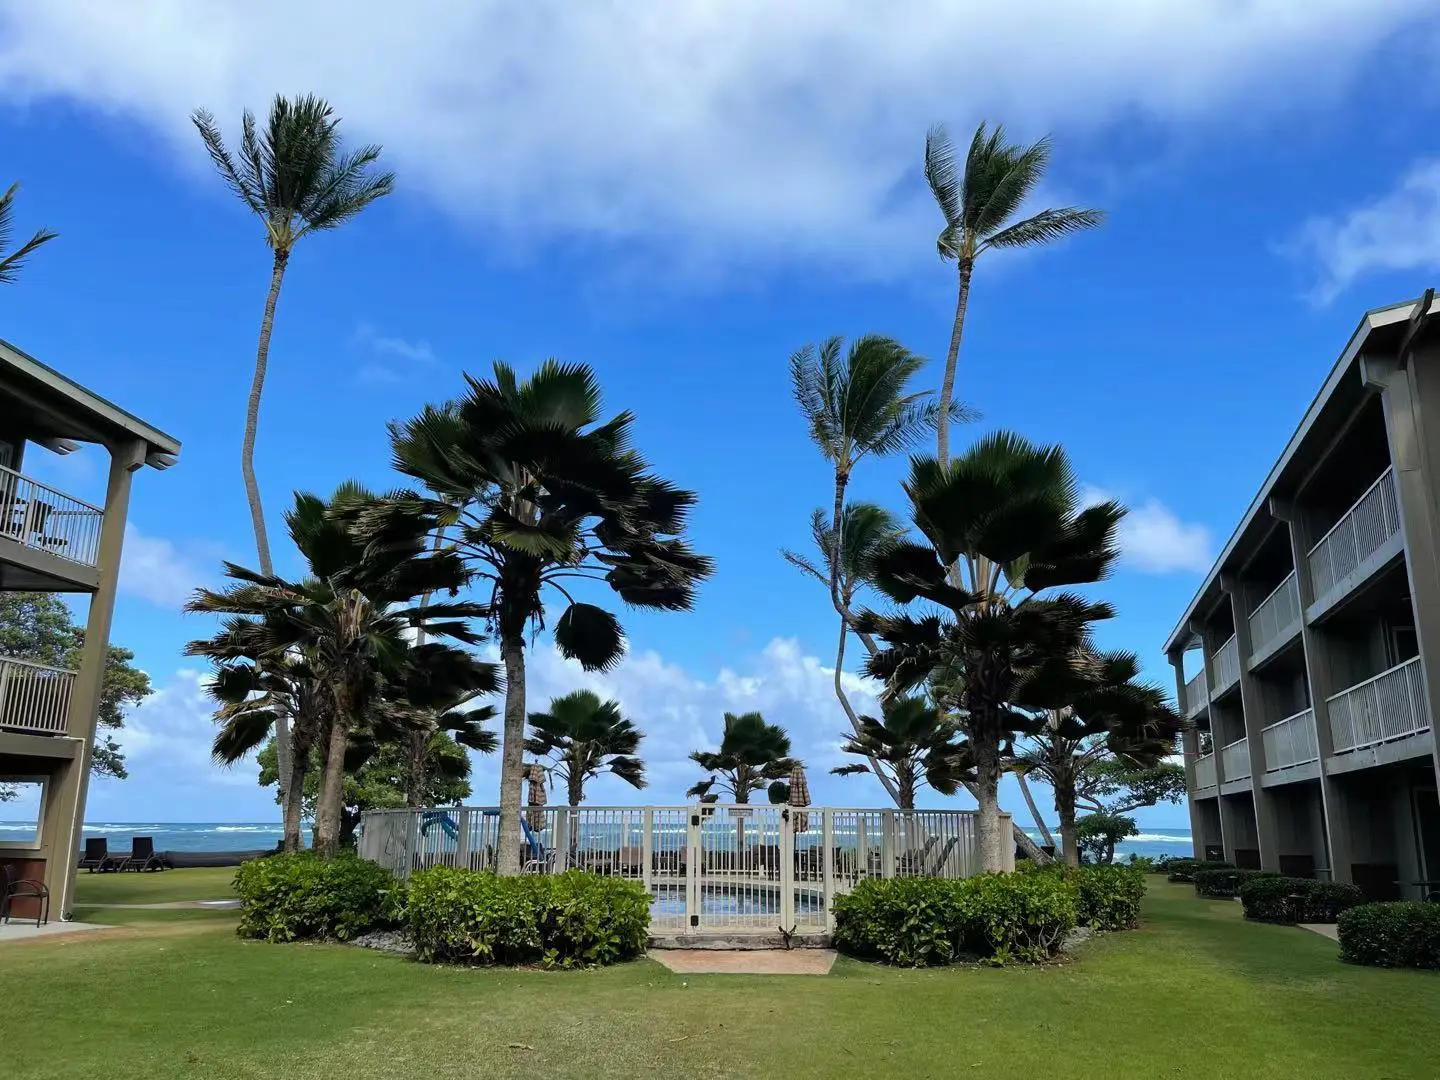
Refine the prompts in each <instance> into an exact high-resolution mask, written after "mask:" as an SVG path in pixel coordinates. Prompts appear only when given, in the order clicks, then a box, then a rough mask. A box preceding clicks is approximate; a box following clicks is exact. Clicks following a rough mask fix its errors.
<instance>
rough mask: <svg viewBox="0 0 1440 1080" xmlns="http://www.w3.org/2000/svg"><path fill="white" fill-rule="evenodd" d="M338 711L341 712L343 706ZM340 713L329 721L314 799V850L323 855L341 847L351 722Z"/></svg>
mask: <svg viewBox="0 0 1440 1080" xmlns="http://www.w3.org/2000/svg"><path fill="white" fill-rule="evenodd" d="M340 711H341V713H342V716H344V710H343V709H342V710H340ZM342 716H337V717H336V718H335V720H334V722H333V723H331V725H330V737H329V739H327V740H326V743H325V764H324V767H323V769H322V771H321V773H320V796H319V798H317V799H316V800H315V850H316V852H317V853H318V854H319V855H320V856H321V857H322V858H326V859H329V858H333V857H334V856H335V855H336V854H337V853H338V852H339V850H340V816H341V812H342V810H343V809H344V806H345V747H346V744H347V743H348V741H349V734H350V732H349V727H350V725H349V723H348V722H347V720H346V719H344V718H342Z"/></svg>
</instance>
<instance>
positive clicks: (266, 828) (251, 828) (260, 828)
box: [204, 825, 285, 836]
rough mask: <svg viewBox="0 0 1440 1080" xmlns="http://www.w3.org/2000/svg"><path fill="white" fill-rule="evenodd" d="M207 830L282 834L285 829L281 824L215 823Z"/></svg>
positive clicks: (206, 830)
mask: <svg viewBox="0 0 1440 1080" xmlns="http://www.w3.org/2000/svg"><path fill="white" fill-rule="evenodd" d="M204 831H205V832H220V833H227V832H244V833H274V834H275V835H276V836H279V835H281V834H282V833H283V832H284V831H285V830H284V829H283V828H282V827H281V826H279V825H215V826H211V827H207V828H206V829H205V830H204Z"/></svg>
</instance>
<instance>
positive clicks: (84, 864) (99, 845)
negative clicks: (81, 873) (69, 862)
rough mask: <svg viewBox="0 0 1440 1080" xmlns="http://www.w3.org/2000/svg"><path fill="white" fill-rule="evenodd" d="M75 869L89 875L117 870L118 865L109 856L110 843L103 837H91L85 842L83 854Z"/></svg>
mask: <svg viewBox="0 0 1440 1080" xmlns="http://www.w3.org/2000/svg"><path fill="white" fill-rule="evenodd" d="M77 869H80V870H88V871H90V873H92V874H93V873H95V871H97V870H100V871H104V870H118V869H119V863H118V862H116V860H115V857H114V856H113V855H111V854H110V842H109V841H108V840H107V839H106V838H105V837H103V836H91V837H88V838H87V839H86V840H85V854H84V855H83V856H81V858H80V865H79V867H78V868H77Z"/></svg>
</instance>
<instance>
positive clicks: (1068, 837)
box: [1054, 776, 1080, 866]
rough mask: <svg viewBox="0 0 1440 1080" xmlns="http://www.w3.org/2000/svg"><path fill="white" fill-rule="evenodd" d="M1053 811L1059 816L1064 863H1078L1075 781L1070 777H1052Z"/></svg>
mask: <svg viewBox="0 0 1440 1080" xmlns="http://www.w3.org/2000/svg"><path fill="white" fill-rule="evenodd" d="M1054 787H1055V813H1056V814H1058V815H1059V817H1060V846H1061V848H1062V849H1063V850H1064V855H1065V865H1066V866H1079V865H1080V845H1079V844H1078V843H1077V842H1076V838H1075V781H1074V779H1073V778H1072V777H1065V776H1057V777H1055V778H1054Z"/></svg>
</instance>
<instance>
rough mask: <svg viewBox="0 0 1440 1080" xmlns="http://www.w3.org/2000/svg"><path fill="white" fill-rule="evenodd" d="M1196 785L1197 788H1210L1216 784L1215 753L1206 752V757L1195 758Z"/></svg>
mask: <svg viewBox="0 0 1440 1080" xmlns="http://www.w3.org/2000/svg"><path fill="white" fill-rule="evenodd" d="M1195 786H1196V787H1197V788H1209V787H1214V786H1215V755H1214V754H1206V755H1205V756H1204V757H1200V758H1196V759H1195Z"/></svg>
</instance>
